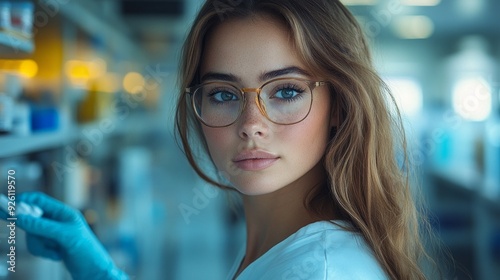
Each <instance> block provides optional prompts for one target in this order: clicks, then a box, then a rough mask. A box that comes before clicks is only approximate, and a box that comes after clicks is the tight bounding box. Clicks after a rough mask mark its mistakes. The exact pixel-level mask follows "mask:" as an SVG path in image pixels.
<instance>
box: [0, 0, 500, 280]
mask: <svg viewBox="0 0 500 280" xmlns="http://www.w3.org/2000/svg"><path fill="white" fill-rule="evenodd" d="M241 2H242V0H239V1H230V0H220V4H221V8H224V7H225V8H231V5H238V4H240V3H241ZM342 2H343V3H345V4H346V5H348V7H349V9H350V10H351V11H352V12H353V13H354V14H355V15H356V17H357V19H358V20H359V22H360V24H361V26H362V27H363V29H364V30H365V33H366V35H367V37H368V38H369V40H370V44H371V45H372V47H373V58H374V61H375V63H376V65H377V69H378V70H379V72H380V73H381V75H382V77H383V78H384V80H385V81H386V82H387V84H388V85H389V86H390V87H391V89H392V90H393V93H394V95H395V98H396V100H397V102H398V104H399V105H400V109H401V110H402V113H403V117H404V121H405V125H406V129H407V133H408V141H409V151H410V152H411V153H410V159H411V161H412V162H413V167H414V174H413V179H412V181H414V187H415V189H416V190H420V192H421V193H422V194H423V196H424V197H425V198H426V200H427V204H428V207H429V212H428V213H427V215H428V216H429V219H430V221H431V226H432V229H433V231H434V232H435V233H436V236H437V238H438V239H439V240H440V242H441V246H442V248H443V250H441V251H440V252H437V253H434V254H435V257H436V258H437V259H438V266H439V267H440V268H442V270H443V271H444V272H445V275H446V278H445V279H479V280H487V279H499V278H497V277H498V275H500V101H499V93H500V71H499V67H500V19H499V15H500V1H497V0H342ZM201 4H202V1H201V0H31V1H28V0H1V1H0V180H1V192H2V193H7V176H8V172H9V170H13V171H14V172H15V177H16V193H21V192H25V191H35V190H37V191H43V192H46V193H48V194H50V195H52V196H54V197H56V198H58V199H60V200H62V201H64V202H65V203H67V204H69V205H71V206H72V207H75V208H77V209H79V210H81V211H82V213H84V215H85V218H86V219H87V221H88V223H89V224H90V225H91V227H92V229H93V230H94V232H95V233H96V235H97V236H98V237H99V239H100V240H101V241H102V243H103V244H104V246H105V247H106V249H107V250H108V251H109V253H110V254H111V256H112V257H113V259H114V260H115V262H116V263H117V264H118V266H119V267H121V268H122V269H124V270H125V271H126V272H127V273H129V274H130V275H134V276H136V277H137V278H136V279H224V277H225V276H226V273H227V272H228V271H229V268H230V266H231V264H232V262H233V260H234V257H235V255H236V254H237V251H238V250H239V249H240V248H241V246H243V242H244V234H245V233H244V227H243V226H244V222H243V217H242V215H241V210H239V208H238V206H235V205H233V204H232V203H231V201H232V200H231V198H230V197H229V196H228V195H227V194H226V193H224V192H222V191H220V190H217V189H215V188H213V187H211V186H209V185H207V184H206V183H204V182H203V181H202V180H201V179H199V178H198V177H197V176H196V175H195V173H194V172H193V171H192V170H191V168H190V167H189V165H188V164H187V162H186V160H185V158H184V156H183V154H182V152H181V150H180V148H179V146H178V144H177V143H176V140H175V138H174V121H173V113H174V107H175V100H176V96H177V94H178V91H179V88H178V85H177V67H178V59H179V49H180V46H181V44H182V42H183V39H184V38H185V35H186V31H187V30H188V28H189V25H190V23H191V22H192V20H193V18H194V15H195V14H196V11H197V10H198V8H199V7H200V5H201ZM1 223H2V224H1V225H0V226H1V228H0V249H1V250H0V251H1V252H2V253H1V255H0V278H2V279H43V280H45V279H55V280H57V279H69V278H68V277H69V276H68V274H67V273H66V271H65V269H64V267H63V266H62V265H61V263H58V262H54V261H49V260H45V259H41V258H37V257H34V256H32V255H30V254H29V253H28V251H27V248H26V244H25V241H24V233H23V231H22V230H17V234H16V246H17V247H16V272H15V273H11V272H9V271H8V270H7V268H8V266H9V264H8V262H7V261H8V256H7V249H8V246H9V244H8V243H7V237H8V235H9V233H8V228H7V227H6V226H5V225H4V224H5V222H3V221H2V222H1ZM443 260H445V261H443Z"/></svg>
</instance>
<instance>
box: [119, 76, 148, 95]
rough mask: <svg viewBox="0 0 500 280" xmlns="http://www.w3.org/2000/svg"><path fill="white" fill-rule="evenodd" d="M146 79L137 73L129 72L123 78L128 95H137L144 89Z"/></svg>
mask: <svg viewBox="0 0 500 280" xmlns="http://www.w3.org/2000/svg"><path fill="white" fill-rule="evenodd" d="M144 83H145V82H144V77H143V76H142V75H141V74H139V73H137V72H129V73H127V75H125V77H124V78H123V88H124V89H125V91H127V92H128V93H132V94H136V93H139V92H141V90H142V89H143V88H144Z"/></svg>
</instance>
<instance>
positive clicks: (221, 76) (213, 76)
mask: <svg viewBox="0 0 500 280" xmlns="http://www.w3.org/2000/svg"><path fill="white" fill-rule="evenodd" d="M288 74H298V75H302V76H307V77H311V75H310V74H309V73H308V72H307V71H306V70H304V69H302V68H299V67H297V66H290V67H285V68H281V69H276V70H272V71H269V72H265V73H262V74H261V75H260V76H259V80H260V81H261V82H263V81H267V80H270V79H273V78H277V77H280V76H284V75H288ZM206 80H218V81H226V82H239V81H241V79H240V78H238V77H237V76H235V75H233V74H227V73H217V72H208V73H205V74H204V75H203V76H202V77H201V82H204V81H206Z"/></svg>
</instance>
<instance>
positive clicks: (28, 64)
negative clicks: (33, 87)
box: [0, 59, 38, 78]
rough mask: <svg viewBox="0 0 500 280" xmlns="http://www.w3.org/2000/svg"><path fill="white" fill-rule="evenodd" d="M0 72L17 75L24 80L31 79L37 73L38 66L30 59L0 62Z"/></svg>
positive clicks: (3, 60)
mask: <svg viewBox="0 0 500 280" xmlns="http://www.w3.org/2000/svg"><path fill="white" fill-rule="evenodd" d="M0 70H2V71H6V72H11V73H14V74H18V75H20V76H23V77H26V78H33V77H35V76H36V74H37V73H38V64H37V63H36V62H35V61H34V60H31V59H28V60H10V59H2V60H0Z"/></svg>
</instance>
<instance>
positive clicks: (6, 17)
mask: <svg viewBox="0 0 500 280" xmlns="http://www.w3.org/2000/svg"><path fill="white" fill-rule="evenodd" d="M10 11H11V4H10V3H9V2H0V30H5V29H7V30H8V29H10V28H11V19H10Z"/></svg>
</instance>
